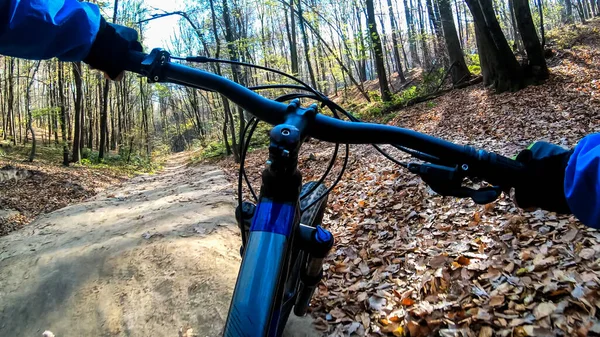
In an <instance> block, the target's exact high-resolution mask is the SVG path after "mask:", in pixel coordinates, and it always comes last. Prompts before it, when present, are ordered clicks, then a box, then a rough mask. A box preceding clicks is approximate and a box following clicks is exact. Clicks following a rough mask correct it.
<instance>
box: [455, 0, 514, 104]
mask: <svg viewBox="0 0 600 337" xmlns="http://www.w3.org/2000/svg"><path fill="white" fill-rule="evenodd" d="M465 1H466V2H467V5H468V6H469V9H470V10H471V14H472V15H473V21H474V23H475V32H476V34H477V37H476V38H477V47H478V49H479V57H480V60H481V59H482V58H483V60H482V64H481V66H482V73H483V81H484V83H485V84H486V85H491V86H493V87H494V89H495V90H496V92H503V91H507V90H511V91H516V90H519V89H520V88H522V86H523V71H522V69H521V67H520V66H519V63H518V62H517V59H516V58H515V56H514V55H513V53H512V51H511V49H510V47H509V46H508V42H506V38H505V37H504V34H503V33H502V29H501V28H500V24H499V23H498V20H497V19H496V14H495V13H494V9H493V7H492V4H491V0H465ZM484 68H486V69H484Z"/></svg>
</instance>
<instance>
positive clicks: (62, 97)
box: [58, 62, 69, 166]
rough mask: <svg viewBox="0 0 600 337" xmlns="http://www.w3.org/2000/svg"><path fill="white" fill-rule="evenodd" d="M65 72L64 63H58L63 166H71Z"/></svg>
mask: <svg viewBox="0 0 600 337" xmlns="http://www.w3.org/2000/svg"><path fill="white" fill-rule="evenodd" d="M63 81H64V70H63V63H62V62H59V63H58V97H59V101H60V133H61V136H62V143H63V144H62V145H63V165H64V166H69V143H68V142H67V109H66V108H65V105H66V102H65V101H66V100H65V93H64V87H63Z"/></svg>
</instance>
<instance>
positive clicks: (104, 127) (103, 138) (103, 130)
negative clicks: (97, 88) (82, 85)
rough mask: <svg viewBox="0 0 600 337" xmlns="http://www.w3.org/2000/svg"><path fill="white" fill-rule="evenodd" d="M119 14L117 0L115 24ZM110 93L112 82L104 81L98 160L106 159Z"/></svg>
mask: <svg viewBox="0 0 600 337" xmlns="http://www.w3.org/2000/svg"><path fill="white" fill-rule="evenodd" d="M118 13H119V0H115V3H114V8H113V23H116V22H117V14H118ZM109 92H110V81H109V80H108V79H106V80H104V89H103V97H102V110H101V112H100V150H99V153H98V159H99V160H102V159H104V152H105V150H106V147H107V138H108V137H107V136H108V94H109Z"/></svg>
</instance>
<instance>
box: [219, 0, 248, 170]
mask: <svg viewBox="0 0 600 337" xmlns="http://www.w3.org/2000/svg"><path fill="white" fill-rule="evenodd" d="M222 4H223V21H224V22H225V41H227V46H228V47H227V50H228V51H229V58H230V59H232V60H237V50H236V48H235V45H234V42H235V41H234V39H233V27H232V26H231V17H230V14H229V6H228V4H227V0H223V2H222ZM231 70H232V73H233V80H234V81H235V82H239V79H240V75H239V67H238V66H237V65H232V66H231ZM223 105H225V106H227V107H229V102H228V101H227V102H225V101H224V102H223ZM226 110H229V113H230V115H229V121H230V124H229V128H230V129H231V140H232V148H233V157H234V159H235V162H236V163H238V162H239V161H240V153H241V151H240V150H241V146H238V144H236V141H235V140H236V138H235V137H236V135H235V125H234V120H233V116H232V115H231V109H226ZM238 115H239V118H240V130H239V132H240V135H241V134H242V133H243V132H244V124H245V119H244V112H243V110H242V109H241V108H239V107H238ZM242 142H243V140H242V139H241V138H240V142H239V144H240V145H241V143H242Z"/></svg>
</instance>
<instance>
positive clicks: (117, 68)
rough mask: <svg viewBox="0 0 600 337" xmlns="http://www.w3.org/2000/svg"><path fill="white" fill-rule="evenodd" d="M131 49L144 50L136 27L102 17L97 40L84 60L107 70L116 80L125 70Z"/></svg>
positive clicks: (109, 75) (107, 73)
mask: <svg viewBox="0 0 600 337" xmlns="http://www.w3.org/2000/svg"><path fill="white" fill-rule="evenodd" d="M130 50H135V51H142V45H141V44H140V43H139V42H138V35H137V32H136V31H135V29H132V28H128V27H124V26H119V25H113V24H109V23H107V22H106V20H104V18H100V29H99V30H98V34H97V35H96V40H95V41H94V43H93V44H92V48H91V49H90V52H89V54H88V55H87V56H86V57H85V58H84V59H83V62H85V63H87V64H89V65H90V67H92V68H95V69H98V70H101V71H103V72H105V73H106V75H108V77H110V78H111V79H113V80H114V79H117V77H119V75H120V74H121V73H122V72H123V71H124V70H125V63H126V60H127V56H128V55H127V54H128V52H129V51H130Z"/></svg>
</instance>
